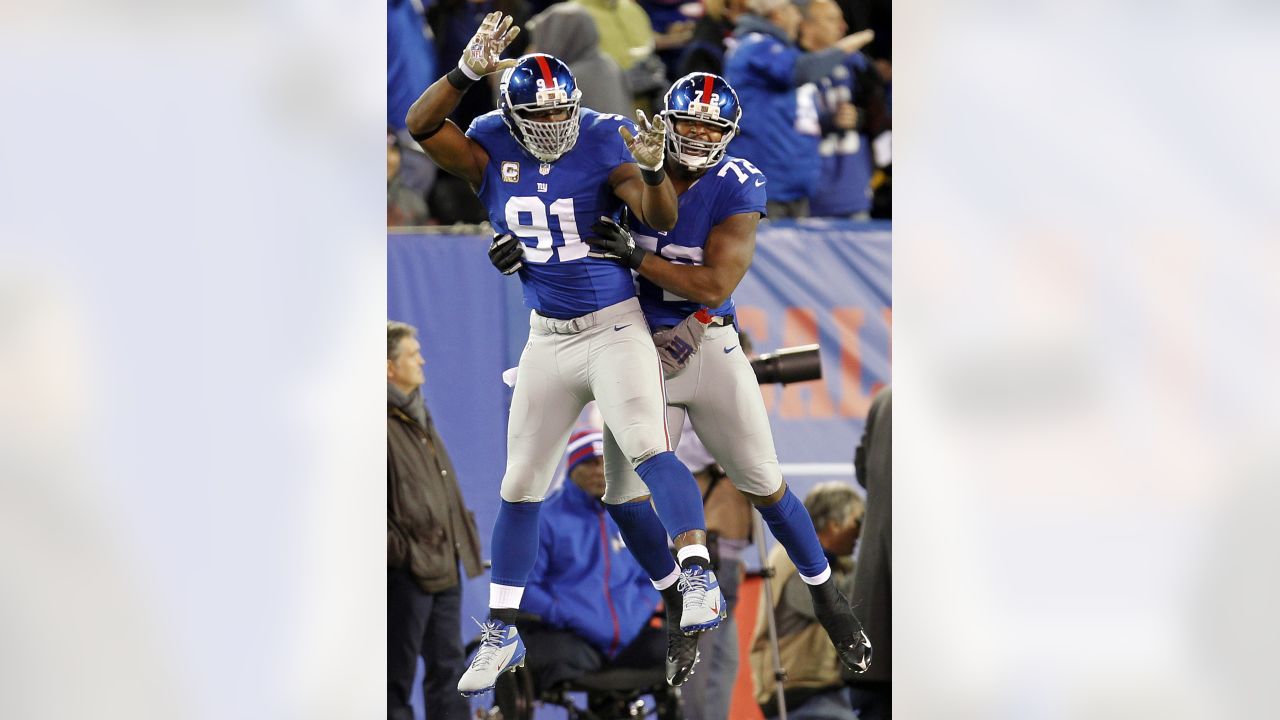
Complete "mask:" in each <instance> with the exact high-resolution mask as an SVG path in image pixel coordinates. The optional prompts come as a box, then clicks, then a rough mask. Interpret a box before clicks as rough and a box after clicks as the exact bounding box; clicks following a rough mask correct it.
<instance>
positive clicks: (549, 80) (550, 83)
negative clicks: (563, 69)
mask: <svg viewBox="0 0 1280 720" xmlns="http://www.w3.org/2000/svg"><path fill="white" fill-rule="evenodd" d="M533 57H534V58H535V59H537V61H538V67H540V68H542V79H543V81H544V82H545V83H546V87H547V89H548V90H550V89H551V88H553V87H555V86H556V81H555V78H553V77H551V66H550V65H548V64H547V58H546V57H545V56H542V55H534V56H533Z"/></svg>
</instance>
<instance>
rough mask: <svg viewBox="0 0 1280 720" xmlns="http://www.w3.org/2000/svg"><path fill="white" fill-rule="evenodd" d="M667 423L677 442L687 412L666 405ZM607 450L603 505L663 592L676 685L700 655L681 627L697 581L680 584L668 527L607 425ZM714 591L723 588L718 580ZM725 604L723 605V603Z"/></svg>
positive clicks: (670, 675)
mask: <svg viewBox="0 0 1280 720" xmlns="http://www.w3.org/2000/svg"><path fill="white" fill-rule="evenodd" d="M667 424H668V427H672V428H675V430H674V432H673V433H672V434H673V435H675V437H673V438H672V444H673V445H674V444H677V443H679V432H680V428H682V427H683V426H684V411H683V410H682V409H680V408H667ZM604 453H605V477H606V490H605V496H604V501H605V506H606V507H607V508H608V509H609V514H610V515H611V516H612V517H613V519H614V522H616V523H617V524H618V529H619V530H620V531H621V532H622V538H623V540H624V541H625V542H626V543H627V548H628V549H629V550H630V551H631V554H632V555H633V556H635V558H636V561H637V562H639V563H640V566H641V567H643V568H644V570H645V572H647V573H648V574H649V578H650V580H651V581H652V582H653V586H654V587H655V588H657V589H658V591H659V592H661V593H662V598H663V604H664V606H665V607H666V614H667V657H666V671H667V683H668V684H669V685H671V686H672V687H678V686H680V685H682V684H684V681H685V680H687V679H688V678H689V676H690V675H692V674H693V668H694V665H696V664H697V662H698V659H699V656H698V635H697V633H693V634H686V633H685V630H684V629H683V628H682V627H681V625H682V620H683V618H684V617H685V615H684V605H685V598H686V593H687V594H688V598H689V600H690V602H691V603H696V601H697V596H696V594H695V593H694V592H693V582H692V581H688V582H684V583H682V582H681V580H682V579H684V573H682V571H681V570H680V568H679V567H678V566H677V565H676V563H675V561H674V560H672V557H671V551H670V550H669V549H668V547H667V530H666V528H665V527H664V526H663V524H662V521H661V520H659V519H658V515H657V513H655V512H654V509H653V505H652V504H650V499H651V496H650V494H649V488H648V487H647V486H646V485H645V484H644V482H643V481H642V480H641V479H640V476H639V475H637V474H636V471H635V469H634V468H632V467H631V464H630V462H628V460H627V457H626V455H625V454H624V453H623V452H622V450H621V449H620V448H619V447H618V444H617V441H616V440H615V439H614V437H613V435H612V433H611V432H610V431H609V428H608V427H607V426H606V427H605V439H604ZM701 500H702V499H701V497H699V498H698V500H697V502H698V504H699V507H701ZM687 539H688V538H687V536H686V540H687ZM686 547H687V545H686ZM682 586H683V589H682ZM716 592H717V593H718V592H719V591H718V584H717V590H716ZM705 596H706V592H703V598H702V600H703V601H704V602H703V603H699V604H705ZM721 606H722V607H723V602H721ZM691 617H692V615H691Z"/></svg>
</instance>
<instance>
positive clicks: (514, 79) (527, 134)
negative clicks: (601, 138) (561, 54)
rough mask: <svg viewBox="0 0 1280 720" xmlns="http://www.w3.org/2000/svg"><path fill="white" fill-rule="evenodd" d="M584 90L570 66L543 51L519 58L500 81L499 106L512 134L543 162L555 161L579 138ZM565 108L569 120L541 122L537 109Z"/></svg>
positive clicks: (540, 111) (541, 110) (539, 111)
mask: <svg viewBox="0 0 1280 720" xmlns="http://www.w3.org/2000/svg"><path fill="white" fill-rule="evenodd" d="M581 100H582V91H581V90H579V89H578V83H577V81H576V80H574V79H573V73H571V72H569V66H567V65H565V64H564V63H562V62H560V61H559V60H557V59H555V58H553V57H551V56H550V55H546V54H544V53H533V54H531V55H525V56H524V57H522V58H520V62H518V63H517V64H516V65H515V67H511V68H508V69H507V70H506V72H504V73H503V74H502V80H501V81H500V82H499V83H498V108H499V109H501V110H502V119H503V120H504V121H505V122H506V123H507V128H508V129H510V130H511V135H512V137H514V138H515V139H516V141H517V142H519V143H520V144H521V145H523V146H524V149H525V150H528V151H529V154H530V155H533V156H534V157H535V158H537V159H539V160H541V161H542V162H554V161H555V160H558V159H559V158H560V156H561V155H564V154H565V153H567V152H569V151H570V150H571V149H573V144H574V143H576V142H577V141H578V106H579V103H580V102H581ZM548 110H566V111H568V113H569V118H568V119H567V120H559V121H556V122H540V121H538V120H535V119H533V117H532V115H533V114H534V113H542V112H545V111H548Z"/></svg>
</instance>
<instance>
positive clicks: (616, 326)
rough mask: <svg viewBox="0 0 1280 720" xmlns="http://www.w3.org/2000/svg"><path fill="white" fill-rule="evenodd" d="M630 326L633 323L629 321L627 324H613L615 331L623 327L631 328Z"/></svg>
mask: <svg viewBox="0 0 1280 720" xmlns="http://www.w3.org/2000/svg"><path fill="white" fill-rule="evenodd" d="M629 327H631V323H627V324H626V325H614V326H613V331H614V332H618V331H619V330H622V329H623V328H629Z"/></svg>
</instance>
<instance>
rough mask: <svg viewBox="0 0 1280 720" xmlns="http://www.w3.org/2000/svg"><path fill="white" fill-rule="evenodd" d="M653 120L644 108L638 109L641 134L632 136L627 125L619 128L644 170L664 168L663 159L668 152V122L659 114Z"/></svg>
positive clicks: (628, 147)
mask: <svg viewBox="0 0 1280 720" xmlns="http://www.w3.org/2000/svg"><path fill="white" fill-rule="evenodd" d="M653 120H654V122H650V121H649V118H647V117H645V114H644V111H643V110H637V111H636V130H638V131H639V133H640V134H639V135H636V136H634V137H632V135H631V131H630V130H629V129H627V127H626V126H625V125H624V126H622V127H620V128H618V134H619V135H621V136H622V141H623V142H624V143H626V144H627V149H628V150H630V151H631V156H632V157H634V158H635V159H636V163H637V164H639V165H640V168H641V169H642V170H660V169H662V159H663V157H665V156H666V152H667V124H666V123H664V122H662V120H661V118H658V117H657V116H655V117H654V118H653Z"/></svg>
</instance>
